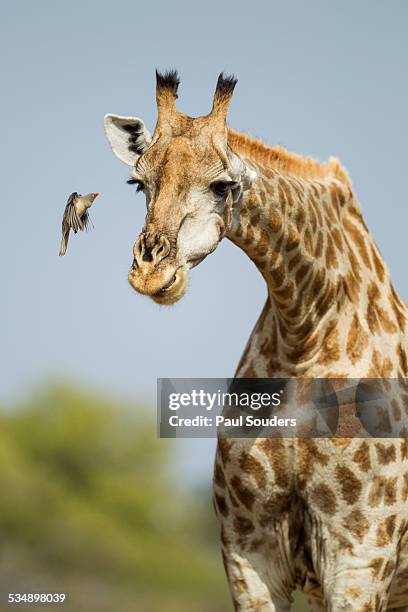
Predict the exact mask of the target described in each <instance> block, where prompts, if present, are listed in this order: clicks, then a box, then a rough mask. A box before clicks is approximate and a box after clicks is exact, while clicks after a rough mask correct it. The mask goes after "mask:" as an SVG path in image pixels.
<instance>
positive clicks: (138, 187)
mask: <svg viewBox="0 0 408 612" xmlns="http://www.w3.org/2000/svg"><path fill="white" fill-rule="evenodd" d="M126 182H127V184H128V185H136V191H142V190H143V189H144V187H145V185H144V183H143V181H140V180H139V179H135V178H130V179H128V180H127V181H126Z"/></svg>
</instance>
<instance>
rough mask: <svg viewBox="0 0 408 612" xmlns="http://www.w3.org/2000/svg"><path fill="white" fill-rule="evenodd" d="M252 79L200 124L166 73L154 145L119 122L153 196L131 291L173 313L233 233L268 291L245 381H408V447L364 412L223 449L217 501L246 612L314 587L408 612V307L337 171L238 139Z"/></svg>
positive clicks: (222, 443) (226, 87)
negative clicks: (309, 434) (236, 126)
mask: <svg viewBox="0 0 408 612" xmlns="http://www.w3.org/2000/svg"><path fill="white" fill-rule="evenodd" d="M235 83H236V81H235V80H234V79H232V78H225V77H223V75H220V78H219V80H218V83H217V88H216V92H215V96H214V102H213V108H212V111H211V112H210V113H209V114H208V115H206V116H204V117H198V118H196V119H193V118H191V117H188V116H187V115H184V114H182V113H179V112H177V111H176V108H175V100H176V97H177V88H178V77H177V74H175V73H168V74H166V75H160V74H158V75H157V90H156V98H157V106H158V122H157V125H156V129H155V132H154V134H153V136H152V137H151V136H150V134H149V133H148V132H147V130H146V128H145V126H144V123H143V121H142V120H140V119H136V118H129V117H118V116H115V115H107V116H106V119H105V127H106V131H107V136H108V139H109V141H110V143H111V145H112V148H113V150H114V152H115V153H116V155H117V156H118V157H119V158H120V159H121V160H122V161H125V163H128V164H129V165H131V166H132V167H133V170H132V182H136V183H138V186H139V188H140V189H142V190H143V191H144V193H145V195H146V202H147V215H146V222H145V226H144V228H143V231H142V233H141V234H140V236H139V238H138V239H137V240H136V243H135V245H134V261H133V265H132V268H131V270H130V272H129V281H130V284H131V285H132V286H133V287H134V288H135V289H136V290H137V291H138V292H140V293H143V294H145V295H149V296H150V297H151V298H152V299H153V300H154V301H156V302H158V303H160V304H172V303H174V302H176V301H177V300H178V299H180V298H181V297H182V296H183V295H184V293H185V291H186V288H187V279H188V272H189V270H190V269H191V268H193V267H194V266H195V265H198V264H199V263H201V262H202V261H203V260H204V259H205V257H206V256H207V255H209V254H210V253H211V252H212V251H214V250H215V248H216V247H217V245H218V243H219V242H220V240H221V239H222V238H223V237H227V238H229V239H230V240H232V241H233V242H234V243H235V244H236V245H237V246H239V247H240V248H241V249H242V250H243V251H244V252H245V253H246V254H247V255H248V256H249V257H250V258H251V259H252V261H253V262H254V264H255V265H256V267H257V268H258V270H259V271H260V273H261V274H262V275H263V277H264V279H265V282H266V286H267V292H268V297H267V301H266V304H265V306H264V309H263V311H262V313H261V316H260V318H259V320H258V322H257V323H256V325H255V328H254V330H253V332H252V335H251V337H250V339H249V341H248V344H247V347H246V349H245V352H244V354H243V356H242V358H241V361H240V364H239V366H238V369H237V372H236V376H237V377H244V378H251V377H261V378H265V377H271V378H273V377H285V378H298V379H305V378H333V379H339V380H341V379H347V378H381V379H384V381H385V382H384V384H386V380H387V379H389V378H398V379H400V381H401V382H400V386H401V393H400V395H399V397H398V399H395V400H393V403H392V408H391V410H390V413H389V414H388V413H387V414H386V415H383V416H384V417H387V418H388V419H389V420H390V422H391V424H392V431H393V433H394V434H396V437H394V438H381V439H373V438H364V437H355V434H356V433H358V432H359V427H361V425H360V424H359V422H358V421H357V419H356V417H355V414H354V406H353V405H349V406H346V407H345V409H344V410H343V411H342V414H341V419H340V426H339V430H338V434H339V435H337V436H336V437H335V438H290V439H276V438H274V439H266V438H264V439H261V438H259V439H225V438H222V437H220V438H219V440H218V447H217V453H216V461H215V472H214V505H215V508H216V512H217V515H218V517H219V520H220V524H221V542H222V552H223V559H224V564H225V568H226V572H227V576H228V580H229V584H230V589H231V593H232V597H233V601H234V605H235V609H236V610H237V611H240V612H244V611H255V610H259V611H263V612H267V611H268V612H284V611H286V610H289V609H290V602H291V593H292V591H293V590H294V589H295V588H298V589H300V590H302V591H304V592H305V593H306V594H308V596H309V600H310V605H311V608H312V610H316V611H320V610H328V611H337V612H341V611H361V612H369V611H384V610H391V609H399V610H403V609H406V610H408V431H407V429H406V428H405V425H404V421H405V420H406V417H407V416H408V388H407V384H406V380H407V377H408V358H407V353H408V340H407V328H406V320H407V309H406V306H405V304H403V302H402V301H401V300H400V298H399V297H398V295H397V294H396V292H395V290H394V288H393V286H392V283H391V280H390V277H389V273H388V270H387V267H386V265H385V263H384V261H383V259H382V257H381V255H380V253H379V251H378V249H377V247H376V245H375V244H374V241H373V240H372V238H371V236H370V233H369V231H368V229H367V227H366V225H365V223H364V220H363V217H362V214H361V210H360V206H359V204H358V201H357V199H356V197H355V195H354V193H353V190H352V186H351V182H350V180H349V178H348V176H347V174H346V172H345V171H344V170H343V169H342V168H341V166H340V164H339V163H338V162H337V160H334V159H331V160H329V161H328V162H327V163H326V164H319V163H317V162H315V161H313V160H310V159H307V158H302V157H300V156H297V155H294V154H290V153H288V152H287V151H285V150H284V149H282V148H280V147H273V148H272V147H267V146H266V145H264V144H263V143H261V142H259V141H256V140H254V139H251V138H249V137H248V136H244V135H243V134H239V133H237V132H234V131H233V130H230V129H228V128H227V127H226V114H227V109H228V105H229V102H230V99H231V96H232V91H233V89H234V86H235ZM353 436H354V437H353Z"/></svg>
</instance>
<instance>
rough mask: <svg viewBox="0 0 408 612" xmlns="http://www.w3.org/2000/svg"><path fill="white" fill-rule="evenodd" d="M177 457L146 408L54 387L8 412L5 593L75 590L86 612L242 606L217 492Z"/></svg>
mask: <svg viewBox="0 0 408 612" xmlns="http://www.w3.org/2000/svg"><path fill="white" fill-rule="evenodd" d="M170 460H171V457H169V453H168V448H167V444H166V441H165V440H158V439H157V437H156V430H155V423H154V422H153V419H152V418H151V416H149V415H148V413H147V412H146V411H145V410H143V409H141V408H140V407H139V406H123V405H117V404H116V403H113V402H112V403H111V402H109V401H106V400H104V399H102V398H100V397H96V396H93V395H88V394H85V393H83V392H80V391H78V390H74V389H72V388H68V387H62V386H55V387H52V388H50V389H47V390H45V391H44V392H43V393H41V394H39V395H37V396H35V397H31V398H30V399H29V401H28V402H26V403H24V404H22V405H19V406H14V407H12V409H9V410H7V411H3V412H2V413H1V415H0V490H1V492H2V502H1V504H0V540H1V542H2V546H1V548H0V592H1V593H8V592H66V593H67V595H68V600H69V603H68V604H67V605H65V606H64V608H63V609H65V610H75V612H81V611H82V610H83V611H84V612H85V611H86V612H93V611H94V610H95V611H96V610H98V611H99V610H100V611H102V612H104V611H106V612H108V611H115V612H116V611H118V610H120V611H124V612H126V611H128V610H129V611H133V610H135V611H139V610H140V611H141V612H142V611H143V612H156V611H159V610H160V611H162V610H166V611H169V612H173V611H174V612H176V611H177V612H184V611H186V612H187V611H188V612H207V611H208V612H209V611H211V612H217V611H220V612H221V611H224V610H231V604H230V602H229V596H228V593H227V585H226V580H225V577H224V570H223V567H222V564H221V561H220V557H219V554H218V550H217V549H216V546H215V545H214V543H215V539H216V538H215V536H214V534H215V530H216V525H215V520H214V519H213V517H212V507H211V498H210V496H209V494H208V492H206V494H205V495H204V496H197V498H195V497H194V496H193V495H191V496H189V495H187V494H186V492H184V491H182V490H179V489H178V488H177V487H176V485H175V484H174V483H172V482H171V480H170V478H169V475H168V471H167V466H168V465H169V462H170ZM209 534H210V537H208V535H209ZM207 541H209V542H211V545H207V544H206V542H207ZM1 605H3V602H1V603H0V606H1ZM0 609H6V607H4V608H1V607H0ZM36 609H40V608H38V607H37V608H36ZM44 609H45V608H44ZM47 609H48V610H50V607H48V608H47Z"/></svg>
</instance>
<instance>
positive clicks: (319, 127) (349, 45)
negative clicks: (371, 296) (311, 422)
mask: <svg viewBox="0 0 408 612" xmlns="http://www.w3.org/2000/svg"><path fill="white" fill-rule="evenodd" d="M407 18H408V5H407V3H406V2H403V1H402V0H401V1H398V0H391V1H389V2H387V3H385V2H380V1H378V0H370V1H367V0H359V2H354V3H352V2H348V3H342V4H339V3H337V2H327V1H323V0H315V1H313V2H310V3H306V2H302V1H300V0H299V1H293V0H289V1H287V2H277V1H268V2H267V1H265V2H261V1H259V0H254V1H252V2H251V3H245V4H244V3H237V2H232V1H229V2H214V1H213V0H210V1H208V2H205V3H194V2H185V1H178V0H175V1H173V2H171V3H158V2H135V1H131V2H130V1H127V0H124V1H122V2H120V3H110V2H105V1H104V0H101V1H90V0H88V1H81V2H71V3H56V2H50V1H48V0H42V1H41V2H38V3H33V2H28V1H17V2H13V3H11V2H9V3H7V5H5V4H3V7H2V9H1V29H2V31H1V37H0V46H1V49H0V50H1V53H0V63H1V71H2V77H1V79H2V91H3V95H2V98H1V107H2V112H1V115H0V122H1V124H0V127H1V135H2V147H1V150H0V156H1V168H2V223H1V228H2V239H1V245H0V248H1V279H2V316H1V323H0V325H1V329H0V331H1V338H2V342H1V345H2V351H3V359H2V362H3V363H2V377H1V380H0V399H1V400H3V401H8V400H10V399H12V398H14V397H19V396H20V395H21V394H24V393H26V392H28V391H29V390H30V389H32V388H33V387H35V386H36V385H38V384H41V382H46V381H47V380H49V379H52V378H64V379H68V380H72V381H75V382H78V383H82V384H85V385H88V386H90V387H96V388H98V389H102V390H103V391H105V392H106V393H113V394H119V395H123V396H126V397H132V398H142V399H143V400H145V401H147V402H150V403H151V404H152V405H153V403H154V399H155V384H156V377H157V376H161V377H165V376H173V377H190V376H191V377H193V376H195V377H209V376H214V377H223V376H231V375H232V374H233V372H234V369H235V366H236V364H237V362H238V359H239V357H240V354H241V352H242V350H243V347H244V345H245V342H246V340H247V337H248V336H249V333H250V331H251V329H252V327H253V325H254V323H255V321H256V319H257V317H258V314H259V312H260V310H261V307H262V304H263V302H264V300H265V295H266V292H265V288H264V285H263V281H262V279H261V278H260V277H259V276H258V274H257V272H256V270H255V268H254V267H253V265H252V264H251V262H250V261H249V260H247V259H246V257H245V256H244V254H243V253H241V252H240V251H239V250H238V249H237V248H236V247H234V246H233V245H232V244H229V243H228V242H227V241H224V243H223V244H222V245H221V246H220V247H219V249H217V251H216V252H215V253H214V254H213V255H212V256H211V257H209V258H207V260H206V261H205V262H204V264H203V265H202V266H200V267H198V268H196V269H195V270H194V271H193V273H192V274H191V282H190V290H189V293H188V295H187V297H186V298H185V299H184V300H182V301H181V302H180V303H179V304H177V305H176V306H175V307H174V308H172V309H167V308H165V307H158V306H157V305H155V304H153V303H152V302H151V301H149V300H147V299H145V298H143V297H141V296H138V295H136V294H135V293H134V292H133V291H132V290H131V289H130V287H129V286H128V284H127V269H128V267H129V265H130V263H131V259H132V245H133V242H134V240H135V238H136V236H137V234H138V232H139V230H140V228H141V225H142V222H143V217H144V200H143V197H142V196H140V195H139V196H136V195H135V194H134V189H132V188H131V187H129V186H127V185H126V184H125V179H126V178H127V173H128V171H127V168H126V167H125V166H124V165H123V164H121V163H120V162H119V161H118V160H117V159H116V158H115V157H114V156H113V154H112V153H111V151H110V148H109V145H108V144H107V142H106V140H105V136H104V132H103V123H102V121H103V116H104V114H105V113H106V112H113V113H118V114H123V115H136V116H141V117H143V118H144V119H145V121H146V123H147V125H148V127H149V128H150V129H153V127H154V124H155V102H154V69H155V68H156V67H158V68H161V69H165V68H168V67H177V68H178V70H179V72H180V74H181V78H182V83H181V86H180V91H179V93H180V95H179V108H180V109H181V110H183V111H184V112H186V113H187V114H190V115H199V114H204V113H206V112H207V111H208V110H209V108H210V105H211V98H212V93H213V90H214V86H215V82H216V79H217V76H218V74H219V72H220V71H221V70H225V71H227V72H233V73H235V74H236V75H237V77H238V79H239V81H238V86H237V88H236V91H235V95H234V100H233V103H232V106H231V110H230V116H229V117H230V119H229V121H230V124H231V125H232V126H233V127H234V128H236V129H239V130H242V131H246V132H248V133H250V134H252V135H254V136H257V137H261V138H262V139H264V140H265V141H267V142H269V143H273V144H275V143H280V144H283V145H285V146H286V147H287V148H288V149H290V150H293V151H296V152H299V153H304V154H308V155H312V156H314V157H317V158H320V159H325V158H327V157H328V156H330V155H335V156H337V157H339V158H340V160H341V161H342V163H343V164H344V165H345V166H346V168H347V169H348V171H349V173H350V175H351V178H352V180H353V184H354V187H355V190H356V192H357V194H358V196H359V198H360V201H361V204H362V207H363V211H364V214H365V218H366V220H367V223H368V225H369V227H370V229H371V230H372V232H373V234H374V236H375V238H376V240H377V243H378V244H379V246H380V249H381V251H382V252H383V254H384V256H385V259H386V260H387V263H388V265H389V267H390V269H391V273H392V276H393V279H394V282H395V286H396V288H397V290H398V291H399V293H400V294H401V295H402V297H403V298H404V299H407V297H408V275H407V273H406V257H407V251H406V228H407V221H408V212H407V211H408V207H407V201H408V195H407V191H406V165H407V162H408V155H407V146H406V143H407V137H408V129H407V125H408V122H407V116H406V109H407V108H408V87H407V81H408V77H407V71H406V66H407V60H408V39H407V36H406V24H407ZM74 190H75V191H79V192H82V193H84V192H88V191H99V192H101V197H100V198H98V200H97V201H96V203H95V206H94V209H93V210H92V213H93V214H92V218H93V221H94V224H95V231H94V232H92V233H91V234H88V235H81V236H78V237H75V238H74V239H72V240H71V242H70V245H69V251H68V255H67V256H66V257H65V258H59V257H58V248H59V240H60V235H59V231H60V222H61V215H62V211H63V208H64V205H65V202H66V198H67V196H68V194H69V193H70V192H72V191H74ZM179 444H181V443H179ZM197 444H198V447H197ZM200 444H201V442H200V441H197V440H195V441H194V447H195V448H196V449H197V448H199V449H201V450H199V451H197V452H195V453H193V455H194V457H195V456H197V457H198V459H195V461H194V457H193V460H192V467H191V470H192V473H194V474H195V473H198V472H199V471H200V470H203V471H206V470H207V469H208V464H209V463H211V462H212V456H211V452H208V448H209V447H210V446H211V445H212V442H210V443H208V444H207V443H206V442H202V446H199V445H200ZM180 449H184V450H183V452H182V454H181V456H182V457H184V458H187V459H188V460H190V457H191V452H190V451H191V448H190V447H189V446H188V445H185V446H183V445H182V444H181V446H180ZM203 458H204V459H203Z"/></svg>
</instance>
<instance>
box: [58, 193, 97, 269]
mask: <svg viewBox="0 0 408 612" xmlns="http://www.w3.org/2000/svg"><path fill="white" fill-rule="evenodd" d="M98 195H99V193H98V192H95V193H87V194H86V195H81V194H80V193H77V192H76V191H74V192H73V193H71V195H70V196H69V198H68V200H67V204H66V206H65V210H64V216H63V218H62V239H61V247H60V252H59V254H60V257H61V256H62V255H65V253H66V252H67V246H68V238H69V232H70V231H71V230H73V231H74V232H75V234H76V233H77V231H78V230H81V231H83V230H84V229H86V230H87V229H88V227H89V223H90V222H91V220H90V218H89V213H88V208H91V206H92V204H93V203H94V200H95V198H97V197H98Z"/></svg>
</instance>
